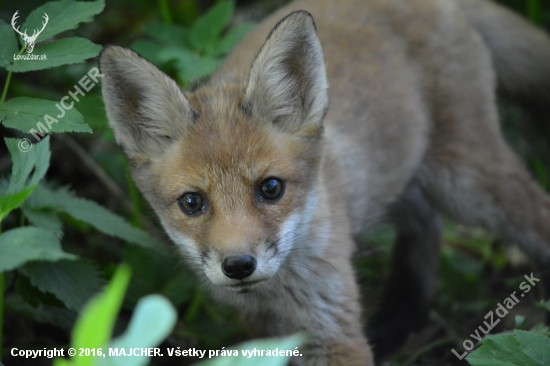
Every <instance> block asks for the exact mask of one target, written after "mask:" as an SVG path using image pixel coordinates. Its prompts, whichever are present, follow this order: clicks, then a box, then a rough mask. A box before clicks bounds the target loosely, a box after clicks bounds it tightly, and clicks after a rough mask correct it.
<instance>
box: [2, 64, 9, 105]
mask: <svg viewBox="0 0 550 366" xmlns="http://www.w3.org/2000/svg"><path fill="white" fill-rule="evenodd" d="M11 74H12V72H11V71H10V72H8V77H7V78H6V83H5V84H4V91H3V92H2V99H1V100H0V105H2V104H4V101H5V100H6V95H8V88H9V86H10V81H11Z"/></svg>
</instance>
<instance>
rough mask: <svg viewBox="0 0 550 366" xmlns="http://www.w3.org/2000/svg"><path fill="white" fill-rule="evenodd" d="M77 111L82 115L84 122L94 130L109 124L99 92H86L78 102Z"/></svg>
mask: <svg viewBox="0 0 550 366" xmlns="http://www.w3.org/2000/svg"><path fill="white" fill-rule="evenodd" d="M79 97H80V96H79ZM78 111H79V112H80V113H82V115H83V116H84V122H86V124H87V125H88V126H90V128H91V129H92V130H94V131H96V130H99V129H101V128H106V127H108V126H109V122H108V121H107V115H106V114H105V105H104V104H103V99H102V98H101V95H100V94H92V93H90V94H86V96H85V97H83V98H81V99H80V102H78Z"/></svg>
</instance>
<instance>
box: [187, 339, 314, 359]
mask: <svg viewBox="0 0 550 366" xmlns="http://www.w3.org/2000/svg"><path fill="white" fill-rule="evenodd" d="M305 340H306V337H305V336H304V335H303V334H295V335H292V336H288V337H284V338H279V339H276V338H274V339H265V340H256V341H251V342H246V343H243V344H240V345H238V346H237V347H235V348H232V349H238V350H239V356H240V357H217V358H213V359H211V360H207V361H203V362H199V363H198V364H196V366H257V365H262V366H284V365H287V364H288V361H289V360H290V357H288V356H253V357H247V356H244V354H245V352H244V351H247V352H249V351H250V352H252V351H253V350H254V349H256V350H264V351H268V350H269V351H273V350H275V349H278V350H283V351H286V350H292V351H294V350H295V349H296V347H299V346H300V345H301V344H303V343H304V342H305ZM298 350H299V349H298Z"/></svg>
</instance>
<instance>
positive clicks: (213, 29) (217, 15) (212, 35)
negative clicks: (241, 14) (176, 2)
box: [189, 1, 235, 52]
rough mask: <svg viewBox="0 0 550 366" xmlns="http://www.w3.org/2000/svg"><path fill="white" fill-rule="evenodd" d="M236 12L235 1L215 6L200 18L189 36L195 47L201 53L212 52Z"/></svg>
mask: <svg viewBox="0 0 550 366" xmlns="http://www.w3.org/2000/svg"><path fill="white" fill-rule="evenodd" d="M234 10H235V4H234V3H233V1H225V2H221V3H219V4H217V5H215V6H214V7H212V8H211V9H210V10H209V11H208V12H207V13H206V14H205V15H204V16H202V17H200V18H199V19H198V20H197V22H196V23H195V24H193V27H191V32H190V35H189V38H190V41H191V44H192V45H193V47H194V48H195V49H197V50H199V51H205V52H209V51H211V50H212V49H213V48H214V45H215V44H216V42H217V40H218V37H219V36H220V33H221V32H222V30H223V29H224V28H225V27H226V26H227V24H228V23H229V21H230V20H231V17H232V16H233V11H234Z"/></svg>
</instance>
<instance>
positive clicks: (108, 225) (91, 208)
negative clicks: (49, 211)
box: [56, 190, 156, 247]
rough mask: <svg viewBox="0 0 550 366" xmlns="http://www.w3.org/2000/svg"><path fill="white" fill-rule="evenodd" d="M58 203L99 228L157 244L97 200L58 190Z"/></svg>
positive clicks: (118, 235) (144, 244) (119, 235)
mask: <svg viewBox="0 0 550 366" xmlns="http://www.w3.org/2000/svg"><path fill="white" fill-rule="evenodd" d="M56 199H57V200H58V205H59V207H61V208H62V209H63V211H65V212H66V213H68V214H69V215H71V216H72V217H74V218H75V219H77V220H80V221H83V222H86V223H88V224H90V225H92V226H93V227H95V228H96V229H97V230H99V231H101V232H103V233H105V234H107V235H111V236H115V237H117V238H121V239H124V240H127V241H129V242H132V243H135V244H139V245H142V246H145V247H153V246H154V245H155V244H156V241H155V239H153V238H152V237H151V236H150V235H149V234H147V232H145V231H143V230H140V229H138V228H136V227H134V226H132V225H130V224H129V223H128V222H127V221H126V220H125V219H124V218H122V217H121V216H118V215H116V214H114V213H112V212H111V211H109V210H107V209H106V208H104V207H102V206H100V205H98V204H97V203H95V202H92V201H88V200H85V199H83V198H77V197H74V196H73V195H72V194H71V193H69V192H67V191H65V190H59V191H57V192H56Z"/></svg>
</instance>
